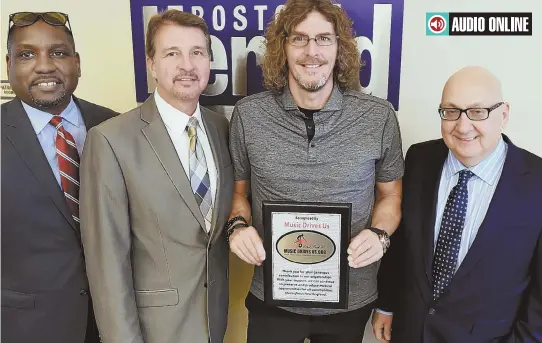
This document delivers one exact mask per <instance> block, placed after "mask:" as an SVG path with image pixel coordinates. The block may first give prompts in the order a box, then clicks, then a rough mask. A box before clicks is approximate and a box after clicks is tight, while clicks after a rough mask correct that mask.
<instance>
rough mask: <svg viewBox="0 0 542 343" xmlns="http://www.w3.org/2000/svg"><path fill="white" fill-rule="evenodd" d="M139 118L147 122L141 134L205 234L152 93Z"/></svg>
mask: <svg viewBox="0 0 542 343" xmlns="http://www.w3.org/2000/svg"><path fill="white" fill-rule="evenodd" d="M141 119H142V120H143V121H145V122H146V123H148V125H147V126H145V127H144V128H143V129H142V132H143V135H144V136H145V138H146V139H147V140H148V141H149V144H150V145H151V147H152V149H153V151H154V153H155V154H156V156H157V157H158V160H159V161H160V163H161V164H162V167H163V168H164V170H165V171H166V174H167V175H168V177H169V178H170V179H171V182H172V183H173V185H174V186H175V189H176V190H177V192H178V193H179V195H180V196H181V198H182V199H183V201H184V202H185V203H186V206H187V207H188V209H189V210H190V211H191V212H192V214H193V215H194V217H195V218H196V219H197V221H198V222H199V224H200V225H201V227H202V229H203V230H204V231H205V234H207V231H206V230H205V221H204V219H203V215H202V214H201V211H200V209H199V206H198V203H197V202H196V198H195V197H194V193H192V188H191V187H190V181H189V180H188V177H187V176H186V173H185V171H184V169H183V166H182V163H181V161H180V160H179V155H178V154H177V152H176V151H175V147H174V146H173V142H172V141H171V139H170V138H169V134H168V132H167V129H166V126H165V125H164V122H163V121H162V117H161V116H160V114H159V113H158V108H157V107H156V102H155V101H154V95H151V96H150V97H149V99H147V100H146V101H145V102H144V103H143V105H141Z"/></svg>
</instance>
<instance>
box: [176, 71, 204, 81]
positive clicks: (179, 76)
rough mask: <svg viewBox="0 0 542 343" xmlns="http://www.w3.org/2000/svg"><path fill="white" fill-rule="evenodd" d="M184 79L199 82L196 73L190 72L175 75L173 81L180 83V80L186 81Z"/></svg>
mask: <svg viewBox="0 0 542 343" xmlns="http://www.w3.org/2000/svg"><path fill="white" fill-rule="evenodd" d="M186 78H190V79H194V80H196V81H199V76H198V75H197V74H196V73H191V72H185V73H180V74H177V75H176V76H175V77H174V78H173V81H181V79H186Z"/></svg>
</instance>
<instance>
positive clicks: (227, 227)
mask: <svg viewBox="0 0 542 343" xmlns="http://www.w3.org/2000/svg"><path fill="white" fill-rule="evenodd" d="M237 221H242V222H243V223H245V224H247V225H248V222H247V220H246V219H245V217H243V216H237V217H233V218H232V219H230V220H228V221H227V222H226V225H224V230H226V231H228V230H229V229H230V227H231V226H232V225H233V223H235V222H237Z"/></svg>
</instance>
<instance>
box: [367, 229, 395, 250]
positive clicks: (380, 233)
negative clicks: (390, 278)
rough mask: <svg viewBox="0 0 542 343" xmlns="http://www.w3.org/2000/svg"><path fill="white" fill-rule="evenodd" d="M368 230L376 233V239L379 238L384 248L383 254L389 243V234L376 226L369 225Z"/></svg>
mask: <svg viewBox="0 0 542 343" xmlns="http://www.w3.org/2000/svg"><path fill="white" fill-rule="evenodd" d="M369 230H371V231H372V232H374V233H376V234H377V235H378V239H379V240H380V243H381V244H382V248H383V249H384V254H385V253H386V251H387V250H388V248H389V247H390V243H391V242H390V236H389V235H388V233H387V232H386V231H384V230H381V229H379V228H376V227H370V228H369Z"/></svg>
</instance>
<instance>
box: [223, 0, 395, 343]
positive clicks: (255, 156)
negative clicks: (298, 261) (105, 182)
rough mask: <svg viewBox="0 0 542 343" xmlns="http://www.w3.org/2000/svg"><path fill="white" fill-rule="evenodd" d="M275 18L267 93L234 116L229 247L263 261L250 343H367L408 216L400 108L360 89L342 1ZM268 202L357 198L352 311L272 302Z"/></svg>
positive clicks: (301, 4)
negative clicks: (386, 265)
mask: <svg viewBox="0 0 542 343" xmlns="http://www.w3.org/2000/svg"><path fill="white" fill-rule="evenodd" d="M270 25H271V26H270V27H269V28H268V31H267V33H266V54H265V56H264V58H263V64H262V69H263V75H264V84H265V86H266V88H267V89H269V91H266V92H263V93H260V94H256V95H252V96H249V97H246V98H244V99H243V100H241V101H239V102H238V103H237V105H236V107H235V109H234V112H233V115H232V119H231V138H230V150H231V154H232V160H233V167H234V174H235V180H236V181H235V194H234V199H233V204H232V212H231V214H230V221H229V222H228V223H227V224H226V230H228V234H229V236H228V237H229V242H230V249H231V250H232V251H233V252H234V253H235V254H236V255H237V256H239V258H241V259H242V260H244V261H245V262H247V263H250V264H253V265H255V266H256V267H255V270H254V276H253V280H252V285H251V288H250V292H249V294H248V296H247V299H246V306H247V309H248V310H249V325H248V334H247V336H248V337H247V338H248V343H256V342H257V343H267V342H269V343H277V342H280V343H299V342H303V340H304V339H305V338H310V340H311V343H331V342H333V343H350V342H352V343H354V342H355V343H359V342H361V340H362V338H363V332H364V328H365V323H366V322H367V320H368V319H369V316H370V314H371V312H372V309H373V302H374V301H375V299H376V298H377V285H376V282H377V272H378V267H379V261H380V258H381V257H382V256H383V254H384V252H385V250H386V249H387V245H388V244H389V240H388V238H389V237H388V236H389V235H391V234H392V233H393V232H394V231H395V229H396V227H397V226H398V224H399V221H400V217H401V209H400V203H401V178H402V176H403V164H404V161H403V153H402V148H401V137H400V131H399V126H398V122H397V118H396V114H395V112H394V110H393V108H392V106H391V105H390V104H389V103H388V102H387V101H385V100H382V99H379V98H377V97H374V96H371V95H366V94H363V93H361V92H360V91H359V88H360V85H359V70H360V60H359V54H358V51H357V48H356V43H355V40H354V39H353V37H352V33H351V32H352V30H351V21H350V19H349V18H348V17H347V16H346V14H345V13H344V11H343V10H342V9H341V8H339V7H337V6H335V5H334V4H333V3H331V2H330V1H321V0H320V1H317V0H290V1H289V2H288V3H287V4H286V6H285V7H284V9H283V10H282V12H280V14H279V16H278V17H277V18H276V20H275V21H273V22H272V23H271V24H270ZM249 195H251V197H252V201H251V203H250V202H249V200H248V197H249ZM265 200H285V201H298V202H342V203H351V204H352V222H351V236H352V240H351V242H350V245H349V247H348V254H349V257H348V264H349V266H350V271H349V273H350V280H349V297H348V300H349V301H348V309H347V310H337V309H322V308H278V307H274V306H270V305H267V304H265V303H264V302H263V299H264V298H263V295H264V279H263V268H262V262H263V261H264V259H265V258H266V255H268V254H270V253H271V252H270V251H265V250H264V247H263V244H262V238H263V237H264V232H263V229H264V228H263V222H262V202H263V201H265ZM251 205H252V206H251ZM251 221H252V222H251ZM249 223H250V224H251V226H250V224H249Z"/></svg>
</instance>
